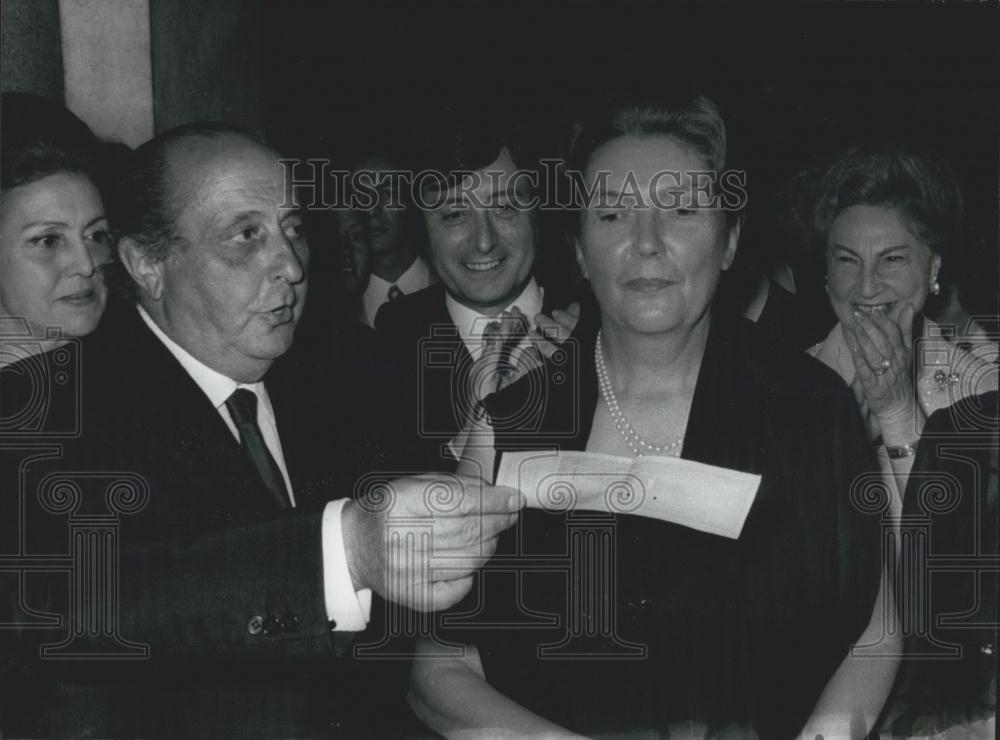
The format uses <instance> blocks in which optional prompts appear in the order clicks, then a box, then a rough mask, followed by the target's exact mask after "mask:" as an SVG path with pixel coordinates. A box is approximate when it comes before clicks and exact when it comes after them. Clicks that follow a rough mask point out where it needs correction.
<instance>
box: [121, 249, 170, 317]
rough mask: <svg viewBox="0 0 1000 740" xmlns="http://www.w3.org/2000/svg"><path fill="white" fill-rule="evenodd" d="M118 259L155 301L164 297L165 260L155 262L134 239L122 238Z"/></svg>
mask: <svg viewBox="0 0 1000 740" xmlns="http://www.w3.org/2000/svg"><path fill="white" fill-rule="evenodd" d="M118 258H119V259H120V260H121V261H122V264H123V265H125V269H126V270H128V274H129V275H131V276H132V279H133V280H134V281H135V282H136V283H137V284H138V285H139V287H140V288H141V289H142V290H143V291H144V292H145V293H146V294H147V295H148V296H149V297H150V298H152V299H153V300H154V301H158V300H160V296H162V295H163V260H154V259H153V258H151V257H150V256H149V254H148V253H147V252H146V250H144V249H143V248H142V247H140V246H139V245H138V244H137V243H136V241H135V240H134V239H130V238H129V237H122V239H121V240H119V242H118Z"/></svg>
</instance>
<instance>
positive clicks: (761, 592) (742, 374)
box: [441, 316, 880, 737]
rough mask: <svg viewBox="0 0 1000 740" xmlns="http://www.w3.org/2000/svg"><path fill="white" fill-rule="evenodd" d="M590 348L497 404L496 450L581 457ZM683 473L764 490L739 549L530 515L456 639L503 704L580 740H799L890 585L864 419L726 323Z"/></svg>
mask: <svg viewBox="0 0 1000 740" xmlns="http://www.w3.org/2000/svg"><path fill="white" fill-rule="evenodd" d="M582 323H583V320H581V324H582ZM577 337H578V341H577V342H576V344H575V345H574V346H572V347H570V348H569V349H568V350H567V354H566V356H565V357H563V358H557V359H561V360H563V362H562V365H561V366H559V365H558V364H553V365H548V366H547V367H546V368H545V370H544V373H540V374H539V375H538V376H536V377H534V378H526V379H524V380H522V381H520V382H519V383H517V384H515V385H514V386H511V387H510V388H508V389H507V390H506V391H504V392H503V393H501V394H498V395H497V396H494V397H493V403H492V404H490V409H489V410H490V413H491V416H492V417H493V420H494V425H495V429H496V436H497V443H496V444H497V448H498V450H518V449H527V448H560V449H563V450H583V449H584V448H585V446H586V443H587V439H588V437H589V435H590V428H591V423H592V420H593V416H594V411H595V408H596V405H597V403H598V390H597V381H596V373H595V368H594V360H593V353H594V344H595V327H594V326H591V327H590V328H589V329H588V328H587V327H585V326H582V325H581V326H580V327H579V328H578V332H577ZM539 384H543V385H542V386H540V385H539ZM540 387H542V393H541V394H540V393H539V389H540ZM539 398H543V399H544V403H539V402H538V399H539ZM532 399H534V400H532ZM682 457H683V458H685V459H688V460H696V461H699V462H703V463H708V464H711V465H716V466H722V467H726V468H732V469H736V470H741V471H746V472H750V473H759V474H761V475H762V476H763V478H762V482H761V486H760V489H759V492H758V494H757V497H756V500H755V502H754V504H753V506H752V508H751V511H750V513H749V515H748V517H747V520H746V524H745V527H744V529H743V532H742V535H741V537H740V538H739V539H738V540H730V539H725V538H722V537H718V536H713V535H709V534H704V533H701V532H698V531H695V530H692V529H688V528H685V527H681V526H679V525H674V524H670V523H665V522H661V521H658V520H653V519H646V518H640V517H633V516H627V515H618V516H612V515H594V514H592V513H586V512H585V513H578V514H575V515H574V514H570V515H566V514H548V513H542V512H540V511H538V510H526V512H525V513H524V514H523V515H522V517H521V520H520V522H519V523H518V525H516V526H515V527H513V528H512V529H511V530H509V531H508V533H507V534H506V535H505V537H504V538H503V540H502V542H501V545H500V547H499V548H498V554H497V556H496V557H495V558H494V559H493V560H492V561H491V563H490V564H489V565H488V567H487V569H486V570H485V571H484V575H483V576H482V577H481V581H480V589H479V590H478V591H477V590H475V589H474V592H473V594H472V596H471V597H470V599H469V600H467V602H466V603H465V604H463V605H461V606H460V608H458V609H456V610H453V612H451V613H449V614H447V615H445V617H444V622H443V626H442V632H441V635H442V636H443V637H445V639H449V640H451V639H455V640H462V641H464V642H469V643H474V644H476V645H477V646H478V648H479V650H480V654H481V656H482V660H483V664H484V668H485V672H486V678H487V680H488V681H489V682H490V683H491V684H492V685H493V686H495V687H496V688H498V689H499V690H500V691H502V692H503V693H504V694H506V695H508V696H510V697H511V698H513V699H515V700H516V701H518V702H519V703H521V704H522V705H524V706H526V707H528V708H529V709H531V710H533V711H535V712H537V713H538V714H540V715H542V716H544V717H546V718H548V719H550V720H553V721H555V722H558V723H560V724H562V725H564V726H566V727H569V728H572V729H574V730H577V731H581V732H584V733H589V734H593V733H598V732H616V731H627V732H628V731H635V730H640V729H649V730H664V729H665V728H667V727H668V726H669V725H671V724H674V723H678V722H686V721H694V722H700V723H705V724H706V725H707V727H708V729H709V730H711V729H713V728H720V727H724V726H728V725H732V724H735V725H737V726H741V727H743V728H744V729H746V728H747V726H748V725H749V726H752V727H753V729H754V730H755V731H756V732H757V733H758V734H760V735H761V736H763V737H791V736H793V735H794V734H795V733H796V732H797V731H798V730H799V728H800V727H801V726H802V724H803V723H804V721H805V720H806V719H807V717H808V715H809V712H810V710H811V709H812V708H813V706H814V704H815V702H816V700H817V699H818V697H819V694H820V692H821V691H822V689H823V687H824V686H825V684H826V682H827V680H828V679H829V678H830V676H831V675H832V674H833V673H834V671H835V670H836V668H837V667H838V665H839V664H840V662H841V660H842V659H843V658H844V657H845V656H846V655H847V652H848V649H849V647H850V645H851V644H852V642H853V641H854V640H855V639H856V638H857V637H858V636H859V635H860V634H861V632H862V631H863V630H864V628H865V626H866V625H867V623H868V620H869V616H870V615H871V612H872V608H873V604H874V601H875V596H876V593H877V590H878V584H879V580H880V547H879V537H880V534H879V532H880V528H879V514H878V513H873V511H872V509H873V508H878V507H877V506H870V505H868V504H867V503H865V501H864V500H865V498H866V497H865V496H864V495H860V494H857V493H852V483H853V482H855V481H864V480H869V481H870V480H874V478H872V477H868V478H866V476H872V475H874V476H875V477H876V478H877V472H876V471H877V467H876V463H875V459H874V456H873V454H872V452H871V448H870V446H869V445H868V442H867V438H866V435H865V431H864V426H863V424H862V422H861V418H860V417H859V415H858V411H857V405H856V404H855V402H854V399H853V398H852V397H851V394H850V392H849V391H848V389H847V388H846V386H845V385H844V384H843V382H842V381H841V380H840V378H838V377H837V376H836V375H835V374H834V373H832V372H831V371H830V370H828V369H827V368H825V367H823V366H822V365H821V364H820V363H818V362H816V361H814V360H813V359H812V358H810V357H808V356H806V355H804V354H801V353H793V352H787V351H785V350H783V349H782V348H781V347H777V346H771V345H770V344H768V343H767V342H766V340H765V339H763V338H762V335H761V333H760V332H759V331H758V330H757V328H756V327H754V325H753V324H751V323H750V322H749V321H746V320H743V319H740V320H729V319H723V318H722V317H720V316H715V317H714V318H713V324H712V328H711V332H710V336H709V340H708V344H707V348H706V352H705V357H704V361H703V363H702V368H701V373H700V375H699V378H698V382H697V386H696V390H695V396H694V401H693V405H692V408H691V414H690V421H689V424H688V428H687V434H686V438H685V443H684V448H683V452H682ZM858 490H861V489H858ZM708 493H709V492H706V495H707V494H708ZM581 563H587V564H586V565H583V566H581Z"/></svg>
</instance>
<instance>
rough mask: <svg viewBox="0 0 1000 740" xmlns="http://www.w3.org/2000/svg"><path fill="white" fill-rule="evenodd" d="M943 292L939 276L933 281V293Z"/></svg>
mask: <svg viewBox="0 0 1000 740" xmlns="http://www.w3.org/2000/svg"><path fill="white" fill-rule="evenodd" d="M940 292H941V283H939V282H938V281H937V278H935V279H934V280H932V281H931V293H933V294H934V295H937V294H938V293H940Z"/></svg>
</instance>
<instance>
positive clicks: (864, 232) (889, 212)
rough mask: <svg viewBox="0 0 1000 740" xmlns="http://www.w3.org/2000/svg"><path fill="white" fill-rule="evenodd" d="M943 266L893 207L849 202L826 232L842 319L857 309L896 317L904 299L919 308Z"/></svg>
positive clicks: (833, 299) (834, 299)
mask: <svg viewBox="0 0 1000 740" xmlns="http://www.w3.org/2000/svg"><path fill="white" fill-rule="evenodd" d="M940 268H941V258H940V257H939V256H938V255H936V254H934V252H933V251H932V250H931V248H930V247H929V246H927V244H925V243H924V242H922V241H920V240H919V239H918V238H917V237H916V236H914V234H913V233H912V232H911V231H910V229H909V228H908V227H907V225H906V223H905V221H904V220H903V218H902V217H901V214H900V213H899V211H898V210H897V209H895V208H883V207H881V206H851V207H850V208H845V209H844V210H843V211H841V212H840V213H839V214H838V215H837V218H836V219H834V221H833V224H832V225H831V227H830V232H829V234H828V235H827V242H826V280H827V290H828V292H829V294H830V303H831V305H832V306H833V310H834V313H836V314H837V318H838V319H840V320H841V321H847V320H849V319H850V318H851V316H852V314H853V313H854V311H860V312H862V313H879V314H882V315H891V316H894V317H895V316H898V314H899V312H900V311H901V310H902V309H903V306H904V304H905V303H906V302H909V303H912V304H913V307H914V309H916V310H917V311H920V309H922V308H923V305H924V302H925V301H926V300H927V293H928V291H929V290H930V286H931V284H933V283H934V281H935V280H937V274H938V270H939V269H940Z"/></svg>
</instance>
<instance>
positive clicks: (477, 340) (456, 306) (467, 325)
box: [445, 278, 544, 364]
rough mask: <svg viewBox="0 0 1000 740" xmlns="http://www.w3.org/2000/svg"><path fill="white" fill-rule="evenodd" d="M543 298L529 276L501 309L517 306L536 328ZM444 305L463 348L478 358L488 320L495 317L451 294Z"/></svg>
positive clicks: (494, 319) (513, 359) (541, 292)
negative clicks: (514, 296) (515, 296)
mask: <svg viewBox="0 0 1000 740" xmlns="http://www.w3.org/2000/svg"><path fill="white" fill-rule="evenodd" d="M543 298H544V292H543V290H542V288H540V287H538V283H536V282H535V278H531V281H530V282H529V283H528V284H527V285H525V286H524V290H522V291H521V293H520V295H518V297H517V298H515V299H514V300H513V301H511V302H510V303H509V304H508V305H507V306H505V307H504V309H503V310H504V311H509V310H510V309H512V308H515V307H516V308H518V309H519V310H520V311H521V313H522V314H524V317H525V318H526V319H527V320H528V321H529V322H530V323H531V326H532V327H533V328H538V327H536V326H535V316H537V315H538V314H540V313H541V312H542V299H543ZM445 305H446V306H447V307H448V315H449V316H451V320H452V321H454V322H455V326H456V327H458V335H459V336H460V337H461V338H462V343H463V344H465V348H466V349H467V350H469V354H470V355H472V359H473V360H477V359H479V355H481V354H482V352H483V334H484V332H485V331H486V327H487V326H488V325H489V324H490V322H492V321H496V320H497V317H496V316H487V315H485V314H481V313H479V312H478V311H476V310H475V309H472V308H469V307H468V306H465V305H463V304H461V303H459V302H458V301H456V300H455V299H454V298H452V297H451V294H447V295H446V296H445ZM499 313H503V312H502V311H501V312H499ZM499 313H498V314H497V315H499ZM526 341H527V339H524V340H521V344H519V345H518V347H517V348H515V351H514V352H512V353H511V362H514V363H515V364H516V354H517V349H519V348H520V347H521V346H522V345H523V344H524V343H525V342H526Z"/></svg>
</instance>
